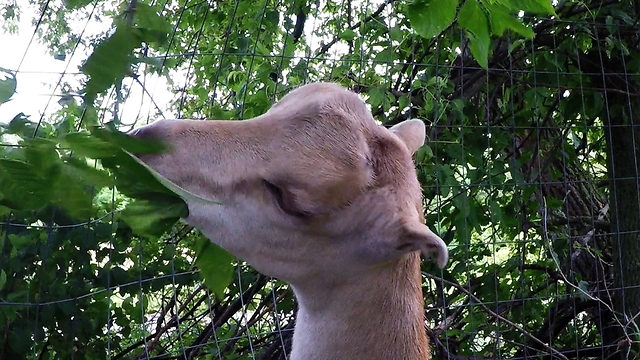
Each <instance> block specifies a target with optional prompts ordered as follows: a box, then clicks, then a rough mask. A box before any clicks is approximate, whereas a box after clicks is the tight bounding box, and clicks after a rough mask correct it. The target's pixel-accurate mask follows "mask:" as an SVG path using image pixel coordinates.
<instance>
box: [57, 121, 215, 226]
mask: <svg viewBox="0 0 640 360" xmlns="http://www.w3.org/2000/svg"><path fill="white" fill-rule="evenodd" d="M90 131H91V134H87V133H75V134H74V135H73V136H71V137H68V138H67V139H66V142H67V144H68V145H69V148H70V149H72V150H74V151H76V152H78V153H80V154H81V155H85V156H87V157H90V158H94V159H99V160H100V161H101V163H102V166H103V167H104V168H106V169H109V170H110V171H111V173H112V174H113V176H114V178H115V185H116V187H117V188H118V190H119V191H120V192H121V193H123V194H124V195H126V196H127V197H129V198H131V199H132V200H131V201H130V202H129V203H128V204H127V205H126V206H125V209H124V210H123V211H122V213H121V216H122V219H123V220H124V221H125V222H126V223H127V224H128V225H129V226H130V227H131V229H132V230H133V231H134V232H135V233H137V234H139V235H149V236H160V235H162V234H163V233H164V232H166V231H168V230H169V229H170V228H171V227H172V226H173V225H174V224H175V223H176V222H178V221H179V220H180V218H185V217H187V216H188V214H189V209H188V206H187V202H190V203H200V204H217V202H216V201H214V200H209V199H205V198H202V197H200V196H198V195H196V194H193V193H192V192H190V191H188V190H186V189H184V188H182V187H180V186H178V185H177V184H175V183H173V182H172V181H170V180H169V179H167V178H166V177H164V176H162V175H161V174H160V173H158V172H157V171H155V170H154V169H152V168H151V167H149V166H148V165H147V164H145V163H144V162H142V161H141V160H140V159H138V158H137V157H136V156H135V155H134V153H136V154H153V153H160V152H162V151H164V150H166V146H164V144H162V143H160V142H154V141H149V140H140V139H136V138H133V137H131V136H128V135H126V134H124V133H122V132H119V131H116V130H109V129H106V128H98V127H94V128H92V129H91V130H90Z"/></svg>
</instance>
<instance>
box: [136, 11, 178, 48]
mask: <svg viewBox="0 0 640 360" xmlns="http://www.w3.org/2000/svg"><path fill="white" fill-rule="evenodd" d="M135 25H136V30H137V33H138V35H139V36H140V40H142V41H144V42H147V43H157V44H158V45H163V44H165V43H166V41H167V39H168V36H169V33H170V32H171V30H172V28H171V23H169V22H168V21H167V20H166V19H165V18H163V17H162V16H160V15H158V12H157V11H156V10H155V9H154V8H153V7H151V6H149V5H147V4H145V3H142V2H138V3H137V4H136V13H135Z"/></svg>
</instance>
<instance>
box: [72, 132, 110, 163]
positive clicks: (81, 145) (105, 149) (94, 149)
mask: <svg viewBox="0 0 640 360" xmlns="http://www.w3.org/2000/svg"><path fill="white" fill-rule="evenodd" d="M61 143H62V145H63V146H65V147H67V148H68V149H69V150H71V151H73V152H74V153H75V154H77V155H80V156H86V157H89V158H92V159H104V158H110V157H114V156H115V155H116V151H117V148H116V147H115V146H114V145H113V144H110V143H108V142H106V141H104V140H102V139H100V138H98V137H95V136H91V134H89V133H88V132H74V133H69V134H67V135H65V137H64V138H63V139H62V141H61Z"/></svg>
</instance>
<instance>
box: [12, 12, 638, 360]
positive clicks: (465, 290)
mask: <svg viewBox="0 0 640 360" xmlns="http://www.w3.org/2000/svg"><path fill="white" fill-rule="evenodd" d="M149 3H150V4H151V5H153V6H155V7H156V8H157V9H159V10H161V15H163V16H164V17H165V18H166V19H168V20H169V21H170V23H171V24H172V26H173V32H172V34H171V35H170V37H169V41H168V44H169V45H168V46H166V49H165V50H164V52H163V53H159V52H154V51H153V50H151V49H147V50H148V52H147V53H146V54H145V57H144V59H145V61H146V63H145V64H141V65H140V66H139V67H138V68H136V69H134V70H133V71H134V72H135V76H133V77H128V78H125V81H124V82H123V84H122V85H121V86H120V87H119V88H115V89H111V90H109V92H108V93H107V95H105V97H104V98H103V99H101V104H100V107H101V111H100V113H99V117H100V121H101V122H102V123H109V122H113V121H117V122H119V123H120V124H123V126H128V127H133V126H136V125H140V124H142V123H145V122H147V121H153V120H155V119H159V118H163V117H176V118H196V119H229V120H234V119H247V118H251V117H254V116H257V115H260V114H261V113H263V112H264V111H266V109H268V107H269V106H270V104H271V103H273V102H274V101H276V100H277V99H278V98H281V97H282V96H283V95H284V94H286V93H287V92H288V91H290V90H291V89H292V88H295V87H296V86H299V85H301V84H304V83H309V82H314V81H335V82H339V83H342V84H343V85H344V86H346V87H348V88H350V89H351V90H353V91H355V92H358V93H360V94H361V95H362V96H363V97H364V98H365V99H366V101H367V102H368V104H369V105H370V107H371V110H372V113H373V114H374V116H375V117H376V119H377V120H380V121H381V122H382V123H383V124H385V125H386V126H390V125H392V124H395V123H398V122H400V121H402V120H405V119H408V118H412V117H418V118H421V119H423V120H424V121H425V123H426V124H427V126H428V143H427V145H426V146H425V147H423V148H422V149H421V150H420V151H419V152H418V153H417V154H416V166H417V168H418V174H419V179H420V181H421V183H422V185H423V192H424V197H425V204H424V205H425V213H426V218H427V223H428V224H429V225H430V226H431V227H432V228H433V229H435V230H437V232H438V233H439V234H440V235H441V236H442V238H443V239H444V240H445V241H446V242H447V243H448V245H449V250H450V257H451V262H450V263H449V264H448V266H447V268H446V269H444V270H443V271H439V270H435V268H432V267H431V265H429V264H427V263H425V264H424V266H423V280H424V283H423V289H424V300H425V308H426V310H425V318H426V322H425V326H426V328H427V332H428V336H429V339H430V343H431V347H432V350H433V353H434V358H438V359H459V360H463V359H529V358H566V359H639V358H640V354H638V353H635V352H634V349H635V351H637V344H638V343H639V342H640V316H639V314H640V278H639V275H638V274H640V263H639V261H638V259H640V252H638V251H640V249H639V248H640V245H638V240H637V239H638V234H639V233H640V223H639V220H638V219H640V202H639V199H638V191H639V189H640V186H639V182H640V176H639V174H638V167H637V159H636V158H635V156H636V154H637V152H638V151H640V148H638V145H637V144H636V143H635V141H636V140H640V136H639V135H638V134H639V133H638V132H639V131H640V130H638V128H637V123H638V112H639V111H640V96H639V94H640V91H639V90H640V88H639V86H640V72H638V68H640V67H639V66H638V64H640V51H639V50H640V48H639V43H640V28H639V27H638V20H637V19H638V16H637V15H638V13H637V9H636V8H635V7H634V6H632V3H631V2H618V1H596V0H593V1H586V2H585V1H582V2H578V1H575V2H574V1H564V2H560V3H559V4H555V5H556V12H557V14H558V17H557V18H553V19H551V18H529V17H528V15H527V16H525V17H523V20H524V21H525V22H528V23H529V24H531V26H532V28H533V31H534V33H535V36H534V37H533V38H532V39H530V40H526V39H523V38H522V37H518V36H516V34H511V33H509V32H506V33H505V34H504V35H503V36H502V37H500V38H499V39H494V42H493V43H492V44H491V55H490V56H489V59H488V70H485V69H483V68H482V67H481V66H479V65H478V62H477V61H476V60H475V57H474V56H473V51H474V50H473V49H472V48H471V46H470V43H469V34H468V33H467V32H465V31H463V30H461V29H459V28H458V27H456V26H450V27H448V28H447V29H446V30H444V31H443V33H442V34H441V35H440V36H437V37H435V38H433V39H425V38H422V37H420V36H418V35H417V34H416V33H415V32H414V31H412V30H411V27H410V25H409V21H408V19H407V15H406V10H405V9H406V2H401V1H395V0H384V1H380V0H362V1H346V0H340V1H325V0H318V1H315V2H294V1H287V0H257V1H246V0H234V1H227V2H219V1H212V0H209V1H195V0H177V1H164V2H162V1H151V2H149ZM0 4H1V6H4V7H3V9H5V12H6V11H8V10H7V9H10V8H11V9H14V10H15V11H17V9H21V11H22V16H23V18H24V17H29V12H28V11H33V12H34V14H35V21H34V22H33V24H27V25H25V24H26V23H25V21H24V19H23V20H21V22H20V23H19V24H22V25H20V26H23V27H22V28H20V29H21V31H22V32H21V34H23V35H21V36H22V37H21V39H23V40H25V41H26V44H27V45H26V47H24V51H23V52H21V53H20V54H19V55H20V56H16V57H15V59H16V60H15V61H14V62H11V63H10V65H4V63H1V62H0V66H7V67H8V70H11V71H12V72H13V73H15V74H16V78H17V82H18V86H19V87H18V92H17V94H16V102H17V103H18V105H12V106H14V107H13V108H9V110H6V109H7V107H6V106H5V105H6V104H1V105H2V106H0V110H5V111H4V112H2V116H3V117H5V118H3V119H1V120H2V121H7V120H10V119H11V117H12V116H13V115H15V114H13V113H11V112H12V111H14V110H16V111H15V113H17V112H20V111H22V112H25V113H28V114H29V115H31V117H32V119H36V120H37V123H38V129H36V131H42V130H41V129H45V130H43V131H52V132H55V131H57V129H59V127H60V126H63V125H61V124H66V125H64V126H71V127H75V128H78V129H79V128H81V127H82V122H81V120H78V118H77V117H74V116H76V115H77V114H76V115H74V114H75V113H74V112H73V111H70V110H69V106H70V105H69V104H70V103H71V102H73V101H74V100H73V99H79V97H78V95H77V94H76V93H75V91H77V90H78V89H79V88H80V86H81V84H82V76H83V75H82V74H81V73H80V72H79V71H77V70H76V67H77V66H78V65H80V64H81V62H82V61H84V60H85V59H86V57H87V56H88V54H89V53H90V49H91V45H92V44H91V41H93V39H95V37H96V36H98V35H101V34H102V35H104V33H103V32H104V31H107V30H108V29H109V24H110V19H109V18H107V17H106V16H105V15H104V14H105V11H108V10H112V9H110V8H109V6H111V5H110V4H109V2H101V1H92V2H90V3H89V4H88V5H87V6H85V7H84V8H82V10H77V11H76V12H73V13H72V12H68V13H67V14H66V15H64V12H65V10H64V9H65V8H64V4H63V2H62V1H57V2H56V1H35V2H33V4H31V5H26V4H22V5H20V4H17V3H15V2H12V1H4V2H2V1H0ZM19 5H20V6H22V7H20V6H19ZM434 6H435V5H434ZM29 9H30V10H29ZM9 18H10V17H7V19H9ZM101 19H102V20H101ZM107 19H109V20H107ZM9 20H10V19H9ZM9 20H7V21H9ZM72 20H73V21H72ZM101 21H103V22H104V23H101ZM7 24H10V22H7ZM63 24H64V25H66V26H67V27H68V28H64V27H62V25H63ZM7 26H9V25H7ZM16 26H17V25H16ZM27 28H30V31H31V33H30V34H29V36H28V37H27V36H24V30H25V29H27ZM14 30H15V29H14ZM65 31H66V32H65ZM61 34H62V35H61ZM4 36H7V35H4ZM472 36H473V35H472ZM42 44H47V45H48V46H49V48H51V49H53V50H52V51H51V53H49V54H43V53H42V52H43V51H47V50H46V49H45V48H46V46H44V45H42ZM43 49H45V50H43ZM63 55H64V56H63ZM52 56H56V59H58V60H56V61H57V62H56V63H55V64H57V65H52V67H50V68H49V69H48V68H46V67H47V66H42V65H41V63H40V62H39V60H38V59H37V58H39V57H42V58H43V59H44V58H47V59H49V58H51V57H52ZM7 59H9V58H8V57H7ZM42 61H44V60H42ZM47 61H48V60H47ZM47 64H48V63H47ZM61 64H63V65H61ZM43 67H44V68H43ZM29 79H31V80H29ZM28 82H31V83H33V84H36V85H34V86H31V87H25V88H21V87H20V86H21V85H20V84H24V83H28ZM41 83H42V84H45V86H40V87H38V85H40V84H41ZM167 88H168V89H170V90H166V89H167ZM20 99H23V100H20ZM29 99H31V100H29ZM34 99H38V100H34ZM7 104H9V103H7ZM20 106H22V108H18V107H20ZM27 106H28V108H27ZM3 107H4V108H5V109H3ZM9 114H10V115H9ZM52 124H55V126H54V125H52ZM34 135H35V133H34ZM13 147H15V144H12V143H10V142H8V140H6V139H3V149H4V150H3V151H4V153H3V154H4V156H8V155H7V154H8V153H9V152H10V149H11V148H13ZM94 202H95V205H96V208H99V209H100V210H99V211H98V212H97V213H96V214H95V216H93V217H92V218H91V219H87V220H86V221H85V222H82V223H79V222H73V221H69V219H68V217H66V216H64V215H63V214H61V213H60V212H59V211H58V210H56V208H47V209H45V210H44V211H42V212H40V213H37V214H36V213H28V214H24V213H13V212H5V213H3V218H2V222H1V223H0V224H1V227H0V230H1V233H0V235H1V237H2V241H0V249H2V254H1V255H0V259H1V260H2V261H1V262H0V268H1V269H2V270H3V274H4V275H3V276H0V357H1V358H3V359H10V358H16V357H12V356H16V354H22V355H24V357H25V358H30V359H47V358H48V359H58V358H60V359H62V358H70V359H94V358H95V359H98V358H100V359H102V358H108V359H114V360H115V359H265V360H266V359H287V358H288V357H287V354H288V351H289V350H290V347H291V339H292V333H293V326H294V324H295V311H296V302H295V299H294V297H293V293H292V291H291V289H290V288H289V287H288V286H287V284H285V283H283V282H281V281H278V280H276V279H271V278H268V277H266V276H264V275H261V274H259V273H258V272H256V271H255V270H253V269H252V268H251V267H250V266H248V265H246V264H245V263H243V262H241V261H238V262H236V263H235V269H234V276H233V281H232V282H231V284H230V285H229V287H228V288H227V289H226V290H225V292H224V294H221V296H215V295H214V294H213V293H211V292H210V291H209V290H208V288H207V286H205V285H204V284H202V282H201V280H200V278H199V276H198V272H197V269H196V268H195V267H194V253H193V250H192V249H193V246H194V242H195V241H196V240H195V239H197V236H198V235H197V233H196V232H195V231H194V230H193V229H191V228H190V227H187V226H184V225H181V224H179V225H176V226H175V227H174V228H173V230H172V231H171V232H170V233H169V234H165V235H164V236H162V237H160V238H158V239H146V238H141V237H138V236H136V235H135V234H133V233H131V231H130V229H127V228H126V227H122V225H121V224H120V223H119V222H118V221H117V214H118V212H119V211H120V210H121V209H122V206H123V203H122V200H121V198H120V197H119V195H118V193H117V192H116V191H111V190H110V191H106V190H105V189H103V190H102V191H101V192H100V193H97V194H95V198H94ZM3 279H4V280H3ZM356 331H357V330H356ZM634 344H635V348H634V347H633V346H634ZM551 350H553V351H551Z"/></svg>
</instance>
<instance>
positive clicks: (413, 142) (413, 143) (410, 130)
mask: <svg viewBox="0 0 640 360" xmlns="http://www.w3.org/2000/svg"><path fill="white" fill-rule="evenodd" d="M389 130H391V131H393V132H394V133H395V134H396V135H398V137H399V138H400V139H402V141H403V142H404V143H405V145H407V148H408V149H409V151H411V153H412V154H413V153H415V152H416V151H418V149H419V148H420V147H421V146H422V145H424V141H425V139H426V137H427V134H426V131H427V130H426V128H425V125H424V122H422V120H420V119H411V120H405V121H403V122H401V123H398V124H395V125H393V126H392V127H391V128H390V129H389Z"/></svg>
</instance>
